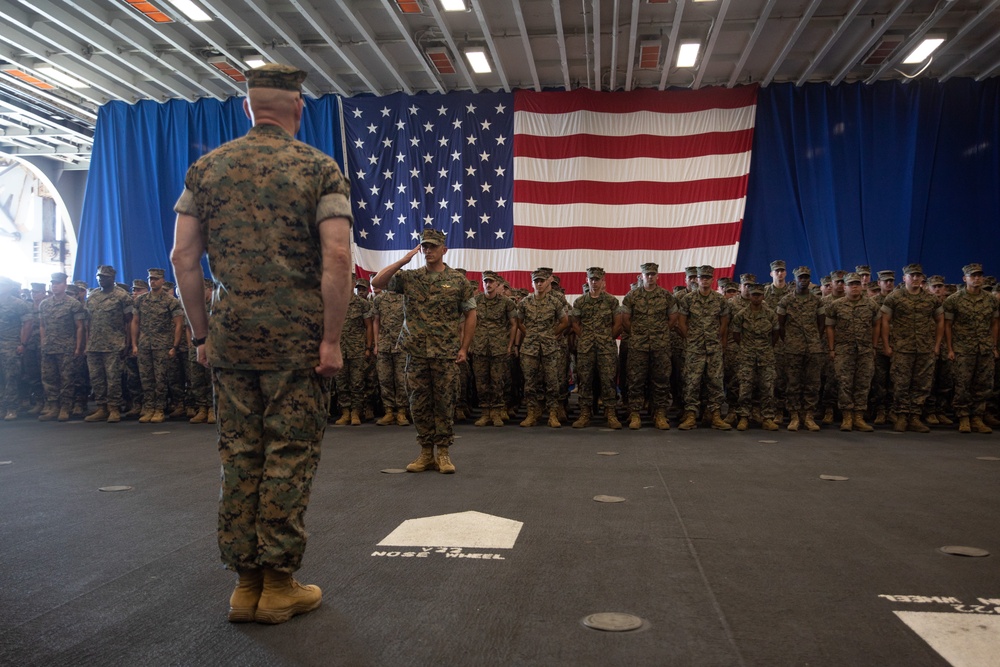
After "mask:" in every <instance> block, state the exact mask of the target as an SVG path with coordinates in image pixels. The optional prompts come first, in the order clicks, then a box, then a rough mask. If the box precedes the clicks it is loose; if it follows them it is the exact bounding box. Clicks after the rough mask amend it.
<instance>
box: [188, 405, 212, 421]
mask: <svg viewBox="0 0 1000 667" xmlns="http://www.w3.org/2000/svg"><path fill="white" fill-rule="evenodd" d="M206 421H208V408H207V407H205V406H202V407H200V408H198V412H196V413H194V417H191V419H189V420H188V423H189V424H204V423H205V422H206Z"/></svg>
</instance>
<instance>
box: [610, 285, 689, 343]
mask: <svg viewBox="0 0 1000 667" xmlns="http://www.w3.org/2000/svg"><path fill="white" fill-rule="evenodd" d="M677 306H678V304H677V300H676V299H675V298H674V295H673V294H671V293H670V292H669V291H667V290H665V289H663V288H662V287H660V286H659V285H657V286H656V287H655V288H653V289H652V290H646V289H645V288H643V287H642V286H639V287H637V288H636V289H634V290H632V291H631V292H629V293H628V294H626V295H625V298H624V299H622V306H621V311H622V314H623V315H627V316H628V317H629V318H631V323H630V331H629V335H628V344H629V350H654V349H656V350H660V349H665V350H667V354H668V355H669V350H670V337H669V336H666V335H664V333H665V332H666V331H668V330H669V329H668V323H669V321H670V315H671V314H673V313H675V312H677Z"/></svg>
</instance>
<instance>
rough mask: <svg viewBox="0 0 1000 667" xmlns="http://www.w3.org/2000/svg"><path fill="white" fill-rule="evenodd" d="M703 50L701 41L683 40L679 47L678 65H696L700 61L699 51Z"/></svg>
mask: <svg viewBox="0 0 1000 667" xmlns="http://www.w3.org/2000/svg"><path fill="white" fill-rule="evenodd" d="M700 50H701V43H700V42H683V43H682V44H681V46H680V48H679V49H677V66H678V67H694V65H695V63H697V62H698V52H699V51H700Z"/></svg>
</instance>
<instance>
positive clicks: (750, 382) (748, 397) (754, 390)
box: [736, 353, 777, 419]
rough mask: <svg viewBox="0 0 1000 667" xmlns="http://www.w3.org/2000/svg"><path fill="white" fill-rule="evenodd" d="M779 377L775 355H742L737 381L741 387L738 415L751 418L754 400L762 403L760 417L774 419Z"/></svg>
mask: <svg viewBox="0 0 1000 667" xmlns="http://www.w3.org/2000/svg"><path fill="white" fill-rule="evenodd" d="M776 377H777V372H776V370H775V364H774V355H766V356H758V355H755V354H750V353H744V354H742V355H740V365H739V369H737V371H736V379H737V382H739V385H740V396H739V401H738V403H737V408H736V414H738V415H739V416H740V417H749V416H750V407H751V406H752V405H753V403H754V399H755V397H756V400H758V401H760V416H761V417H763V418H764V419H774V381H775V379H776Z"/></svg>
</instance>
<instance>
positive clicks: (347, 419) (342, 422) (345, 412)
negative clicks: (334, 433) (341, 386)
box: [333, 408, 351, 426]
mask: <svg viewBox="0 0 1000 667" xmlns="http://www.w3.org/2000/svg"><path fill="white" fill-rule="evenodd" d="M350 423H351V411H350V410H349V409H348V408H341V410H340V419H338V420H337V421H335V422H333V425H334V426H347V425H348V424H350Z"/></svg>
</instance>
